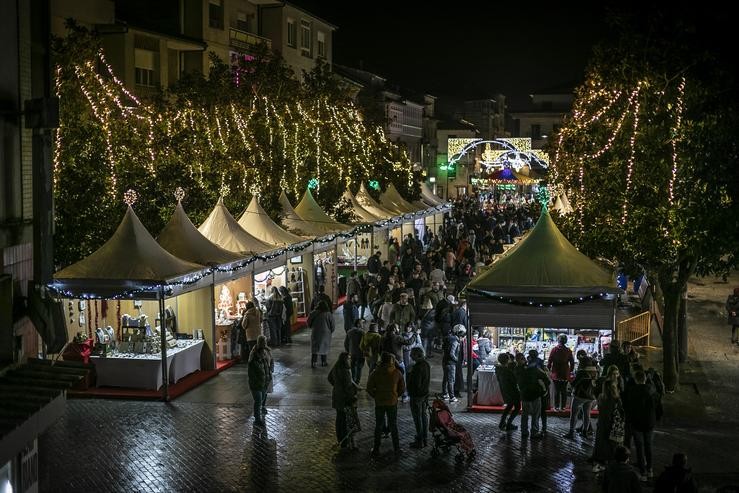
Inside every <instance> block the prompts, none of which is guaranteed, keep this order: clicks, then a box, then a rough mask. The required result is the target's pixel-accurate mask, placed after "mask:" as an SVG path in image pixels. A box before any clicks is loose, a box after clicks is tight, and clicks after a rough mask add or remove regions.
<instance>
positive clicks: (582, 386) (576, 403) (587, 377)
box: [565, 357, 598, 438]
mask: <svg viewBox="0 0 739 493" xmlns="http://www.w3.org/2000/svg"><path fill="white" fill-rule="evenodd" d="M584 364H587V365H588V366H582V365H584ZM580 365H581V367H580V368H578V370H577V373H576V374H575V379H574V380H573V381H572V406H570V431H569V432H567V434H566V435H565V437H566V438H575V424H576V423H577V417H578V416H579V414H580V413H582V428H581V430H582V431H581V432H580V434H581V435H582V437H583V438H587V437H588V433H589V430H590V411H591V409H592V408H593V402H595V390H596V382H597V380H598V368H597V367H596V366H595V365H594V364H593V363H592V361H591V360H590V358H586V357H584V358H583V359H582V360H581V362H580Z"/></svg>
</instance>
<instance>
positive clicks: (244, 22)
mask: <svg viewBox="0 0 739 493" xmlns="http://www.w3.org/2000/svg"><path fill="white" fill-rule="evenodd" d="M253 18H254V16H253V15H249V14H247V13H246V12H241V11H239V12H237V13H236V29H240V30H242V31H247V32H251V20H252V19H253Z"/></svg>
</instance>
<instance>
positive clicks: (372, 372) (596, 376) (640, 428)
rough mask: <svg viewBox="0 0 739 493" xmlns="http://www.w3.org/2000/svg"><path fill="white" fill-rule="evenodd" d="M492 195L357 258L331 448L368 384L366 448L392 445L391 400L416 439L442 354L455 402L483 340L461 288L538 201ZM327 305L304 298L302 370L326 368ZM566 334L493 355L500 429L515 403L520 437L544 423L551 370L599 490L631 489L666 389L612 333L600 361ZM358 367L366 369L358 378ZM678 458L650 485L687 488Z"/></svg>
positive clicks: (260, 347)
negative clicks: (404, 406) (553, 343)
mask: <svg viewBox="0 0 739 493" xmlns="http://www.w3.org/2000/svg"><path fill="white" fill-rule="evenodd" d="M496 199H497V197H496V198H493V197H492V196H491V197H486V198H480V197H477V196H468V197H462V198H459V199H457V200H456V201H455V203H454V208H453V212H452V213H451V214H449V215H448V216H447V217H446V218H445V221H444V224H443V226H441V227H440V229H439V231H438V233H437V234H434V232H432V231H425V232H423V233H424V234H423V235H420V236H419V235H418V234H416V235H412V234H409V235H408V236H407V237H405V238H404V239H403V241H402V242H398V241H397V240H395V239H391V240H389V244H388V250H387V251H388V255H387V259H383V258H382V255H381V253H380V252H379V251H378V252H375V253H374V254H373V255H372V256H370V258H369V260H368V262H367V272H366V273H362V274H359V273H357V272H352V273H351V274H350V277H349V279H348V282H347V286H346V302H345V304H344V306H343V314H342V318H343V328H344V331H345V338H344V351H342V352H341V353H340V354H339V355H338V358H337V359H336V361H335V363H334V364H333V365H332V367H331V369H330V371H329V373H328V376H327V378H328V382H329V383H330V385H331V386H332V389H333V390H332V407H333V408H334V409H335V410H336V425H335V428H336V438H337V443H338V445H339V446H340V447H341V448H345V449H349V450H356V449H357V446H356V443H355V441H354V434H355V433H356V432H357V431H359V430H361V423H360V420H359V418H358V413H357V402H358V399H357V395H358V393H359V392H360V391H366V392H367V394H368V395H369V396H370V397H372V398H373V399H374V401H375V426H374V441H373V448H372V452H371V453H372V455H373V456H378V455H379V454H380V447H381V443H382V438H383V436H384V437H391V442H392V446H393V450H394V452H395V453H396V454H400V453H401V450H402V449H401V445H400V437H399V433H398V427H397V416H398V403H399V402H407V401H410V403H409V408H410V412H411V416H412V418H413V422H414V426H415V437H414V439H413V441H412V442H411V443H410V447H411V448H424V447H426V446H427V445H428V419H429V418H428V415H427V401H428V399H429V396H430V395H431V394H432V391H431V389H430V375H431V364H430V362H429V359H432V358H435V357H440V359H441V361H440V365H441V368H442V371H443V379H442V388H441V389H439V390H440V392H439V394H440V395H441V398H443V399H446V400H448V401H449V402H451V403H453V402H456V401H457V400H458V399H459V398H460V397H461V392H462V391H463V389H464V381H463V379H464V373H463V368H464V367H465V366H466V365H472V366H473V368H475V367H476V366H477V365H478V364H479V363H480V362H481V361H484V360H485V359H486V358H487V357H488V355H489V354H490V352H491V349H492V343H491V338H490V334H489V333H487V332H486V331H485V330H482V331H475V332H473V339H474V340H473V351H472V354H467V350H466V347H467V344H466V341H465V338H466V337H467V328H468V325H469V321H468V319H467V310H466V307H465V302H464V300H463V299H460V297H459V292H460V291H461V290H462V288H463V287H464V286H465V285H466V284H467V283H468V282H469V280H470V279H471V278H472V277H474V275H475V273H476V272H477V269H478V268H479V267H480V266H483V265H486V264H488V263H489V262H490V261H491V259H492V256H493V255H494V254H496V253H502V252H503V245H504V244H506V243H511V242H512V241H513V239H514V238H516V237H518V236H520V235H522V234H523V233H524V232H525V231H526V230H527V229H529V228H531V227H532V226H533V224H534V217H536V216H537V215H538V208H539V206H538V204H536V203H535V202H534V201H532V200H526V199H523V200H511V199H510V198H509V199H508V200H505V201H500V200H496ZM288 297H289V293H288V295H287V296H285V295H284V294H282V293H279V292H277V293H274V292H273V295H272V296H271V298H272V299H273V300H275V301H274V302H273V303H272V304H271V305H270V306H271V307H274V306H275V304H276V303H277V300H280V301H281V302H282V303H283V304H284V303H285V300H286V298H288ZM333 306H334V305H333V300H331V299H330V298H329V297H328V296H327V295H326V293H325V291H324V289H323V286H320V287H319V289H318V290H317V292H316V294H315V296H314V298H313V300H312V301H311V306H310V308H311V311H310V314H309V316H308V321H307V323H308V326H309V328H310V331H311V367H312V368H317V367H318V362H319V359H320V364H321V366H322V367H326V366H328V356H329V352H330V347H331V339H332V337H333V333H334V331H335V329H336V327H335V323H334V317H333V313H332V308H333ZM279 311H280V310H278V309H277V308H274V310H269V311H268V312H267V314H266V315H265V316H266V318H267V319H269V318H270V317H272V318H273V320H272V321H271V322H268V323H267V324H266V325H267V326H268V327H269V328H270V329H272V328H273V327H274V328H275V331H274V332H271V333H270V336H271V337H270V341H271V340H276V341H277V343H278V344H279V343H281V342H287V340H288V339H287V338H288V337H289V331H288V335H284V333H283V332H282V328H283V327H284V315H285V313H284V312H285V310H283V311H282V319H280V318H278V315H279V313H278V312H279ZM258 312H259V309H258V308H257V307H255V306H254V305H253V304H252V306H249V305H247V310H246V313H245V316H244V318H243V321H242V326H243V327H244V329H245V331H246V341H247V344H248V345H249V351H250V354H249V358H248V361H249V384H250V388H251V390H252V395H253V396H254V419H255V424H257V425H259V424H262V423H263V417H264V414H265V413H266V412H267V411H266V407H265V405H264V402H265V399H266V392H267V388H268V387H269V386H270V385H271V371H272V368H273V363H272V359H271V353H270V350H269V348H268V347H267V344H266V343H267V339H266V337H265V336H264V335H261V332H260V331H259V329H258V327H260V326H261V323H260V321H259V320H258V318H259V317H258ZM270 313H272V315H271V314H270ZM565 343H566V338H564V339H563V340H560V341H559V344H558V346H557V347H556V348H555V349H554V350H552V351H551V353H550V355H549V359H548V362H544V361H543V360H542V359H541V358H539V356H538V354H537V352H536V350H532V351H530V352H529V353H528V354H527V355H524V354H522V353H517V354H515V356H514V355H512V354H510V353H501V354H500V355H499V357H498V364H497V365H496V377H497V379H498V383H499V386H500V389H501V393H502V395H503V398H504V401H505V403H506V405H505V408H504V410H503V413H502V415H501V420H500V423H499V427H500V429H501V430H502V431H504V432H511V431H514V430H516V429H518V428H517V427H516V425H515V424H514V420H515V418H516V417H517V416H518V414H519V412H520V413H521V437H522V439H532V440H538V439H543V438H544V437H545V435H546V433H547V413H546V410H547V409H548V408H549V407H550V406H549V403H550V396H549V388H550V378H551V379H553V380H554V385H553V387H554V389H555V390H554V392H555V395H554V406H553V407H554V409H555V410H557V411H564V410H565V409H569V412H570V416H569V431H568V433H567V434H566V435H565V437H566V438H568V439H573V440H574V439H576V433H577V435H578V436H579V437H580V439H581V440H587V441H590V440H594V443H593V454H592V457H591V458H590V462H591V463H592V465H593V471H594V472H596V473H599V474H601V473H602V474H603V478H604V479H603V485H604V490H605V491H638V487H639V483H640V481H645V480H648V479H650V478H652V476H653V464H652V440H653V435H654V433H653V432H654V428H655V426H656V423H657V421H658V420H659V418H660V416H661V413H662V410H661V395H662V394H663V393H664V389H663V386H662V385H661V379H659V376H658V374H657V373H656V372H654V371H653V370H652V369H649V370H645V369H644V368H643V367H641V366H640V364H639V360H638V354H637V353H636V352H635V351H634V350H633V348H631V347H630V345H629V344H628V343H624V344H619V343H618V342H617V341H612V342H611V344H610V349H609V350H610V352H609V354H607V355H606V356H605V357H604V358H603V359H602V360H601V361H600V365H598V362H597V361H595V360H594V359H592V358H590V357H589V356H588V355H587V354H586V353H585V352H584V351H580V352H578V354H577V355H576V358H575V356H573V355H572V352H571V350H570V349H569V348H568V347H566V345H565ZM319 357H320V358H319ZM365 365H366V366H367V369H368V376H367V378H366V381H365V383H364V386H363V384H362V382H363V378H362V377H363V372H364V367H365ZM252 368H254V370H253V371H254V372H255V376H254V377H253V378H252ZM253 381H254V386H252V382H253ZM568 401H571V404H570V405H569V407H568ZM596 405H597V410H598V418H597V423H596V425H595V426H594V425H593V423H592V422H591V420H590V415H591V410H592V409H593V407H594V406H596ZM578 423H579V426H578ZM632 444H633V445H634V447H635V449H636V456H637V457H636V466H637V469H636V470H634V469H633V468H632V467H631V466H630V465H628V459H629V456H630V449H631V445H632ZM686 460H687V459H686V458H685V456H684V455H680V454H678V455H676V456H675V460H674V461H673V465H672V466H671V467H670V468H668V469H667V470H666V471H665V473H663V475H662V476H660V479H659V480H658V481H657V484H658V485H660V484H667V482H669V481H670V480H669V478H677V479H674V480H672V481H673V483H674V482H675V481H678V482H680V483H681V484H683V485H687V486H685V488H686V489H681V490H679V491H694V489H690V487H691V484H693V483H692V479H691V478H690V474H689V470H688V469H687V468H686ZM681 471H682V472H681ZM673 483H670V484H673ZM674 484H677V483H674ZM634 485H636V486H634ZM693 487H694V485H693ZM629 488H630V489H629ZM658 491H678V490H674V489H672V490H671V489H663V490H658Z"/></svg>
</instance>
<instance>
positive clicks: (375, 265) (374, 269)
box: [367, 250, 382, 276]
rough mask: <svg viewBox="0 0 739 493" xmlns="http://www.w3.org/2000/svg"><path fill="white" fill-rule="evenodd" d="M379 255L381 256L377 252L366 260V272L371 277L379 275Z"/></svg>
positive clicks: (380, 264) (380, 265)
mask: <svg viewBox="0 0 739 493" xmlns="http://www.w3.org/2000/svg"><path fill="white" fill-rule="evenodd" d="M380 255H382V254H381V253H380V251H379V250H377V251H376V252H375V253H374V255H372V256H371V257H370V258H368V259H367V271H368V272H369V273H370V274H372V275H373V276H377V275H378V274H379V273H380V267H382V263H381V262H380Z"/></svg>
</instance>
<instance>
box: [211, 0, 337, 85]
mask: <svg viewBox="0 0 739 493" xmlns="http://www.w3.org/2000/svg"><path fill="white" fill-rule="evenodd" d="M210 1H214V0H210ZM224 1H225V0H224ZM258 21H259V26H260V34H261V35H262V36H264V37H265V38H267V39H269V40H270V41H271V43H272V49H273V50H274V51H275V52H277V53H279V54H280V55H282V58H284V59H285V61H286V62H287V64H288V66H290V68H292V69H293V72H295V75H296V76H297V77H301V76H302V73H303V72H304V71H305V72H310V71H311V70H313V68H314V67H315V66H316V63H317V62H318V61H319V60H320V61H322V62H325V63H327V64H328V65H329V66H331V65H332V63H333V45H332V39H333V32H334V31H335V30H336V26H334V25H333V24H331V23H330V22H328V21H325V20H323V19H321V18H319V17H317V16H315V15H313V14H311V13H310V12H308V11H306V10H303V9H302V8H300V7H298V6H296V5H294V4H291V3H288V2H275V3H270V4H261V5H259V13H258Z"/></svg>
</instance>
